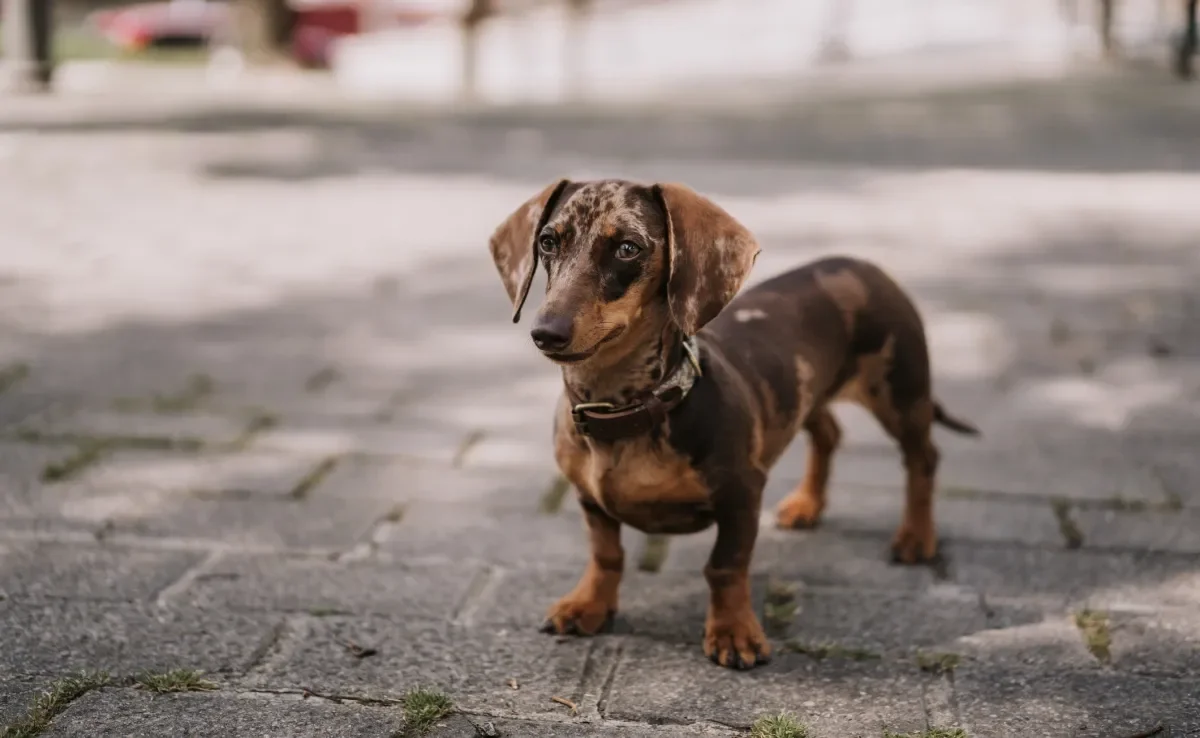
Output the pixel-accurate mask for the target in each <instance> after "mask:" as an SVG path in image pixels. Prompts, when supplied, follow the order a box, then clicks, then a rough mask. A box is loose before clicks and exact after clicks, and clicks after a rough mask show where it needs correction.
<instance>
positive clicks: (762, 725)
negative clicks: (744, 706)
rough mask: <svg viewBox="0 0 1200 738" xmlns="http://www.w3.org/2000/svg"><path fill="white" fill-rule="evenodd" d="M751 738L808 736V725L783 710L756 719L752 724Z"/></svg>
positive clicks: (802, 737)
mask: <svg viewBox="0 0 1200 738" xmlns="http://www.w3.org/2000/svg"><path fill="white" fill-rule="evenodd" d="M750 738H808V726H807V725H805V724H804V723H802V722H800V721H799V720H797V719H796V718H794V717H792V716H791V715H790V714H788V713H786V712H781V713H779V714H778V715H767V716H764V717H760V718H759V719H758V720H755V721H754V725H752V726H750Z"/></svg>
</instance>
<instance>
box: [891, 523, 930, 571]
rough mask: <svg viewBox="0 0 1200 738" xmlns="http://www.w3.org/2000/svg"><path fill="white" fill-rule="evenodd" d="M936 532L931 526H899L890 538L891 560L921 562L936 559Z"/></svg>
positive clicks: (911, 562)
mask: <svg viewBox="0 0 1200 738" xmlns="http://www.w3.org/2000/svg"><path fill="white" fill-rule="evenodd" d="M937 553H938V541H937V534H936V533H934V531H933V529H932V528H928V529H925V530H920V529H917V528H912V527H909V526H906V525H902V526H900V530H898V531H896V536H895V538H893V539H892V561H894V562H896V563H899V564H923V563H926V562H930V561H934V560H935V559H937Z"/></svg>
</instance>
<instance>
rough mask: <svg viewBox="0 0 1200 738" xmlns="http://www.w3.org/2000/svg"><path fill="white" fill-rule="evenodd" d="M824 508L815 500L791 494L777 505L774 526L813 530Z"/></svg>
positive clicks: (798, 494)
mask: <svg viewBox="0 0 1200 738" xmlns="http://www.w3.org/2000/svg"><path fill="white" fill-rule="evenodd" d="M823 507H824V506H823V505H822V504H821V503H820V502H819V501H817V500H816V499H815V498H813V497H811V496H809V495H805V494H801V493H798V492H797V493H793V494H790V495H788V496H787V497H785V498H784V499H783V501H781V502H780V503H779V507H778V508H776V510H775V524H776V525H777V526H778V527H780V528H785V529H796V528H815V527H816V525H817V523H819V522H821V510H822V508H823Z"/></svg>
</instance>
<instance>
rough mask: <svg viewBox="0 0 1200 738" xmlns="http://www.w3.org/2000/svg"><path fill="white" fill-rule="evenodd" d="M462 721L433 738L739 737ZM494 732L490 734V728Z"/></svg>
mask: <svg viewBox="0 0 1200 738" xmlns="http://www.w3.org/2000/svg"><path fill="white" fill-rule="evenodd" d="M457 717H458V719H457V720H454V719H451V720H448V721H447V722H448V723H450V724H449V725H446V726H444V727H442V728H435V729H434V730H433V731H431V732H430V733H429V738H476V736H481V735H483V736H487V735H498V736H503V737H504V738H602V737H605V736H612V737H613V738H624V737H625V736H629V738H655V737H656V736H688V735H708V736H713V735H718V736H720V735H735V733H734V732H733V731H732V730H729V731H725V730H722V729H721V728H720V727H718V726H713V725H698V726H685V725H660V726H649V725H631V724H629V723H617V724H612V723H609V724H605V723H604V722H599V723H554V722H549V721H541V722H534V721H532V720H502V719H501V720H493V719H491V718H487V717H480V716H470V715H458V716H457ZM489 726H490V728H491V730H492V731H494V732H488V728H489Z"/></svg>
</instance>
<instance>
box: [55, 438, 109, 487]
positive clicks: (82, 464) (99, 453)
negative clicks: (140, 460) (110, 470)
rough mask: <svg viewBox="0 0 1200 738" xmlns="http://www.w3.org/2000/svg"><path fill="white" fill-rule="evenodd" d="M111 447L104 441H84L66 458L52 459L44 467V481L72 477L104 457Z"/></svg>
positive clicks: (59, 480) (56, 480) (58, 480)
mask: <svg viewBox="0 0 1200 738" xmlns="http://www.w3.org/2000/svg"><path fill="white" fill-rule="evenodd" d="M110 448H111V446H110V445H109V444H108V443H106V442H104V441H88V442H84V443H82V444H80V445H79V447H78V448H76V449H75V451H74V453H72V454H71V455H70V456H67V457H66V458H65V459H62V460H60V461H52V462H50V463H49V464H46V466H44V467H42V481H43V482H61V481H63V480H65V479H70V478H71V477H73V476H75V475H77V474H79V473H80V472H82V471H83V470H84V469H86V468H88V467H89V466H91V465H92V464H95V463H96V462H97V461H99V460H100V459H101V458H103V457H104V455H105V454H106V453H107V452H108V451H109V449H110Z"/></svg>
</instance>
